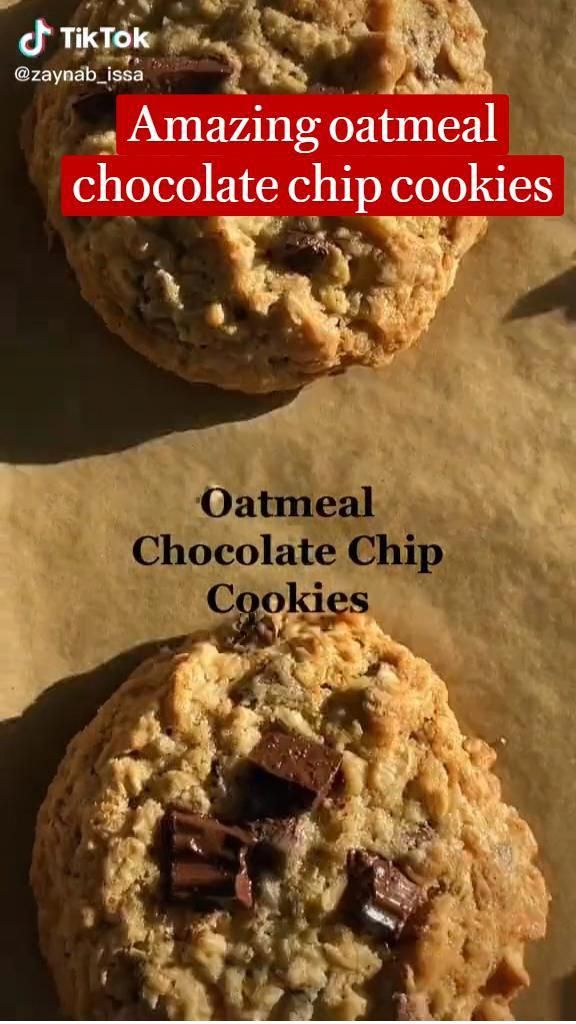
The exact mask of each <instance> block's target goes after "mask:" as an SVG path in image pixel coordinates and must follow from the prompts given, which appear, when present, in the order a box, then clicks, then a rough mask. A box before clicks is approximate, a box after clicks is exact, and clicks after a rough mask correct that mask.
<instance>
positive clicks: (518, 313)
mask: <svg viewBox="0 0 576 1024" xmlns="http://www.w3.org/2000/svg"><path fill="white" fill-rule="evenodd" d="M555 311H558V312H561V313H563V314H564V317H565V318H566V320H568V321H570V322H572V323H575V322H576V267H571V268H570V269H569V270H565V271H564V273H562V274H558V276H557V277H553V278H552V280H551V281H547V282H546V284H543V285H540V287H538V288H533V289H532V291H529V292H527V293H526V295H522V296H521V297H520V298H519V299H517V301H516V302H515V303H514V305H513V306H512V309H511V310H510V311H509V312H508V314H507V315H506V320H508V321H510V320H526V319H528V318H529V317H533V316H540V315H541V314H542V313H552V312H555Z"/></svg>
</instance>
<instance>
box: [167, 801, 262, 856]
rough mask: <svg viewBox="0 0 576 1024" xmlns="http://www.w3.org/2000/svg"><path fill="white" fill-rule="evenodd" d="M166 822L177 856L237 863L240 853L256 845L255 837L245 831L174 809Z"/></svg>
mask: <svg viewBox="0 0 576 1024" xmlns="http://www.w3.org/2000/svg"><path fill="white" fill-rule="evenodd" d="M164 820H165V824H164V828H165V830H166V832H167V833H168V835H167V839H168V842H169V843H170V844H171V849H172V851H173V852H174V853H181V854H185V853H189V854H192V855H194V856H195V857H200V858H201V859H203V860H210V859H211V858H217V859H220V860H226V861H234V859H235V858H236V856H237V853H238V850H239V849H240V848H241V847H242V846H249V845H250V844H251V842H252V836H251V835H250V833H249V832H248V831H247V830H245V829H241V828H236V827H235V826H233V825H222V824H221V823H220V822H219V821H216V819H215V818H205V817H204V816H203V815H201V814H191V813H190V812H189V811H182V810H179V809H178V808H171V809H170V810H169V811H168V812H167V814H166V817H165V819H164Z"/></svg>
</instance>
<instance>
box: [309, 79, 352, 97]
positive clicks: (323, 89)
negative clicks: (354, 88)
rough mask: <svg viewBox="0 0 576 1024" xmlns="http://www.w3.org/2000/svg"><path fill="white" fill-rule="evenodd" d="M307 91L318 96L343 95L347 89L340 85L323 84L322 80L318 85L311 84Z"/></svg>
mask: <svg viewBox="0 0 576 1024" xmlns="http://www.w3.org/2000/svg"><path fill="white" fill-rule="evenodd" d="M307 91H308V93H313V94H316V95H317V96H324V95H330V96H332V95H336V94H341V95H343V94H344V92H345V90H344V89H343V88H342V87H341V86H340V85H322V83H321V82H319V83H318V84H317V85H311V86H310V88H309V89H308V90H307Z"/></svg>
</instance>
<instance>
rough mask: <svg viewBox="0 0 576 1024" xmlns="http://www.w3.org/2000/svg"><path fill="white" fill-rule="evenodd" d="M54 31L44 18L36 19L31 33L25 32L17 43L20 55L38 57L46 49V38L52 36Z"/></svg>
mask: <svg viewBox="0 0 576 1024" xmlns="http://www.w3.org/2000/svg"><path fill="white" fill-rule="evenodd" d="M55 31H56V29H55V28H52V25H49V24H48V22H47V21H46V18H36V23H35V25H34V29H33V31H32V32H26V33H25V34H24V35H23V36H22V38H21V40H20V42H19V43H18V49H19V50H20V53H21V54H22V55H23V56H24V57H39V56H40V54H41V53H44V50H45V49H46V40H47V38H48V36H53V35H54V33H55Z"/></svg>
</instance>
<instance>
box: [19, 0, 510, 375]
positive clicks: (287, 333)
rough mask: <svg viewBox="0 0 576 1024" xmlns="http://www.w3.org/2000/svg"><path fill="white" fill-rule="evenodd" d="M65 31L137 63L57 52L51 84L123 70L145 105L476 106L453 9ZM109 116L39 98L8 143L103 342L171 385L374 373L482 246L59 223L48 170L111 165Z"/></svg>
mask: <svg viewBox="0 0 576 1024" xmlns="http://www.w3.org/2000/svg"><path fill="white" fill-rule="evenodd" d="M76 21H77V24H78V25H82V26H88V27H89V28H91V29H95V28H98V27H99V26H101V25H115V26H117V27H120V28H134V27H139V28H141V29H142V30H144V31H147V32H149V41H150V44H151V47H150V49H149V50H147V51H145V52H144V51H139V53H138V54H133V55H129V54H128V55H127V54H126V53H125V52H124V54H122V53H121V52H119V51H106V50H99V51H90V52H88V53H86V52H82V51H73V50H65V51H64V50H63V51H61V52H60V53H59V54H57V56H56V57H55V58H54V60H53V66H55V67H57V68H59V69H62V70H64V69H66V70H68V71H70V70H73V69H74V68H77V67H79V66H80V65H84V64H88V65H89V66H91V67H93V68H95V69H96V70H98V71H101V69H103V68H104V67H107V66H112V67H113V68H116V67H117V68H122V67H127V66H128V65H130V64H134V62H135V61H137V62H139V63H140V65H141V67H142V68H143V70H144V73H145V75H146V79H147V89H152V90H153V89H156V90H159V91H173V92H186V93H196V92H203V93H206V92H224V93H271V92H273V93H305V92H366V93H439V92H441V93H454V92H463V93H483V92H487V91H488V90H489V89H490V79H489V76H488V75H487V73H486V72H485V70H484V58H485V54H484V44H483V39H484V33H483V30H482V27H481V25H480V22H479V20H478V18H477V16H476V14H475V13H474V11H473V9H472V7H471V6H470V3H469V2H468V0H195V2H194V3H189V2H187V0H123V2H122V3H119V2H117V0H86V2H85V3H84V4H83V5H82V6H81V7H80V10H79V12H78V14H77V16H76ZM100 77H103V76H102V75H101V76H100ZM123 88H125V89H127V88H129V86H126V85H125V86H123ZM138 88H139V91H141V87H138ZM114 98H115V97H114V94H113V93H111V92H107V91H106V89H101V88H98V89H96V91H95V90H94V89H93V87H85V86H81V85H79V83H78V82H60V83H59V84H58V85H52V84H44V85H43V86H42V87H41V89H40V90H39V92H38V94H37V96H36V99H35V102H34V105H33V108H32V110H31V111H30V114H29V116H28V119H27V123H26V126H25V131H24V145H25V149H26V152H27V156H28V163H29V167H30V174H31V177H32V179H33V181H34V183H35V184H36V186H37V188H38V189H39V191H40V193H41V195H42V197H43V199H44V202H45V204H46V207H47V209H48V217H49V220H50V222H51V223H52V225H53V226H54V227H55V228H56V229H57V230H58V231H59V232H60V234H61V235H62V238H63V240H64V244H65V247H66V251H67V254H68V259H69V260H70V263H71V264H72V266H73V268H74V270H75V272H76V274H77V276H78V279H79V282H80V285H81V287H82V291H83V294H84V296H85V297H86V299H87V300H88V301H89V302H90V303H92V305H93V306H94V307H95V308H96V309H97V310H98V312H99V313H100V314H101V316H102V317H103V318H104V320H105V321H106V323H107V324H108V326H109V327H110V329H111V330H112V331H114V332H116V333H117V334H119V335H121V336H122V337H123V338H124V339H125V341H127V342H128V343H129V344H130V345H132V346H133V347H134V348H135V349H137V350H138V351H139V352H141V353H143V354H144V355H146V356H148V358H150V359H152V360H153V361H154V362H155V363H157V364H158V365H160V366H162V367H164V368H166V369H168V370H172V371H174V372H175V373H177V374H180V375H181V376H182V377H185V378H187V379H188V380H191V381H205V382H209V383H212V384H216V385H219V386H220V387H224V388H238V389H241V390H244V391H248V392H266V391H275V390H279V389H290V388H298V387H300V386H301V385H303V384H306V383H307V382H309V381H311V380H313V379H314V378H316V377H320V376H322V375H324V374H329V373H336V372H338V371H339V370H342V369H344V368H346V367H347V366H351V365H355V364H361V365H364V366H381V365H383V364H384V363H387V362H388V361H389V360H390V359H391V357H392V356H393V355H394V353H395V352H397V351H398V350H400V349H402V348H405V347H406V346H408V345H411V344H412V343H413V342H414V341H415V340H416V339H417V338H418V336H419V335H420V334H421V333H422V332H423V331H424V329H425V328H426V327H427V326H428V324H429V323H430V321H431V319H432V317H433V316H434V313H435V311H436V308H437V306H438V304H439V302H440V300H441V299H442V298H443V296H444V295H445V294H446V293H447V292H448V290H449V289H450V287H451V285H452V283H453V281H454V276H455V273H456V269H457V266H458V263H459V261H460V259H461V257H462V256H463V255H464V253H465V252H466V251H467V250H468V249H469V248H470V247H471V246H472V245H473V243H474V242H475V241H476V240H477V239H478V238H479V237H480V236H481V235H482V234H483V232H484V230H485V221H484V220H483V219H482V218H470V217H448V218H447V217H370V216H366V217H341V218H339V217H327V218H326V217H302V218H282V217H265V216H264V217H244V218H242V217H186V218H184V217H177V218H171V217H168V218H160V217H158V218H136V219H135V218H133V217H115V218H107V219H92V218H75V219H73V218H69V219H65V218H63V217H62V216H61V214H60V212H59V161H60V157H61V156H62V155H63V154H66V153H92V154H94V153H97V154H100V153H104V154H110V153H114V152H115V147H116V136H115V131H114Z"/></svg>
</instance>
